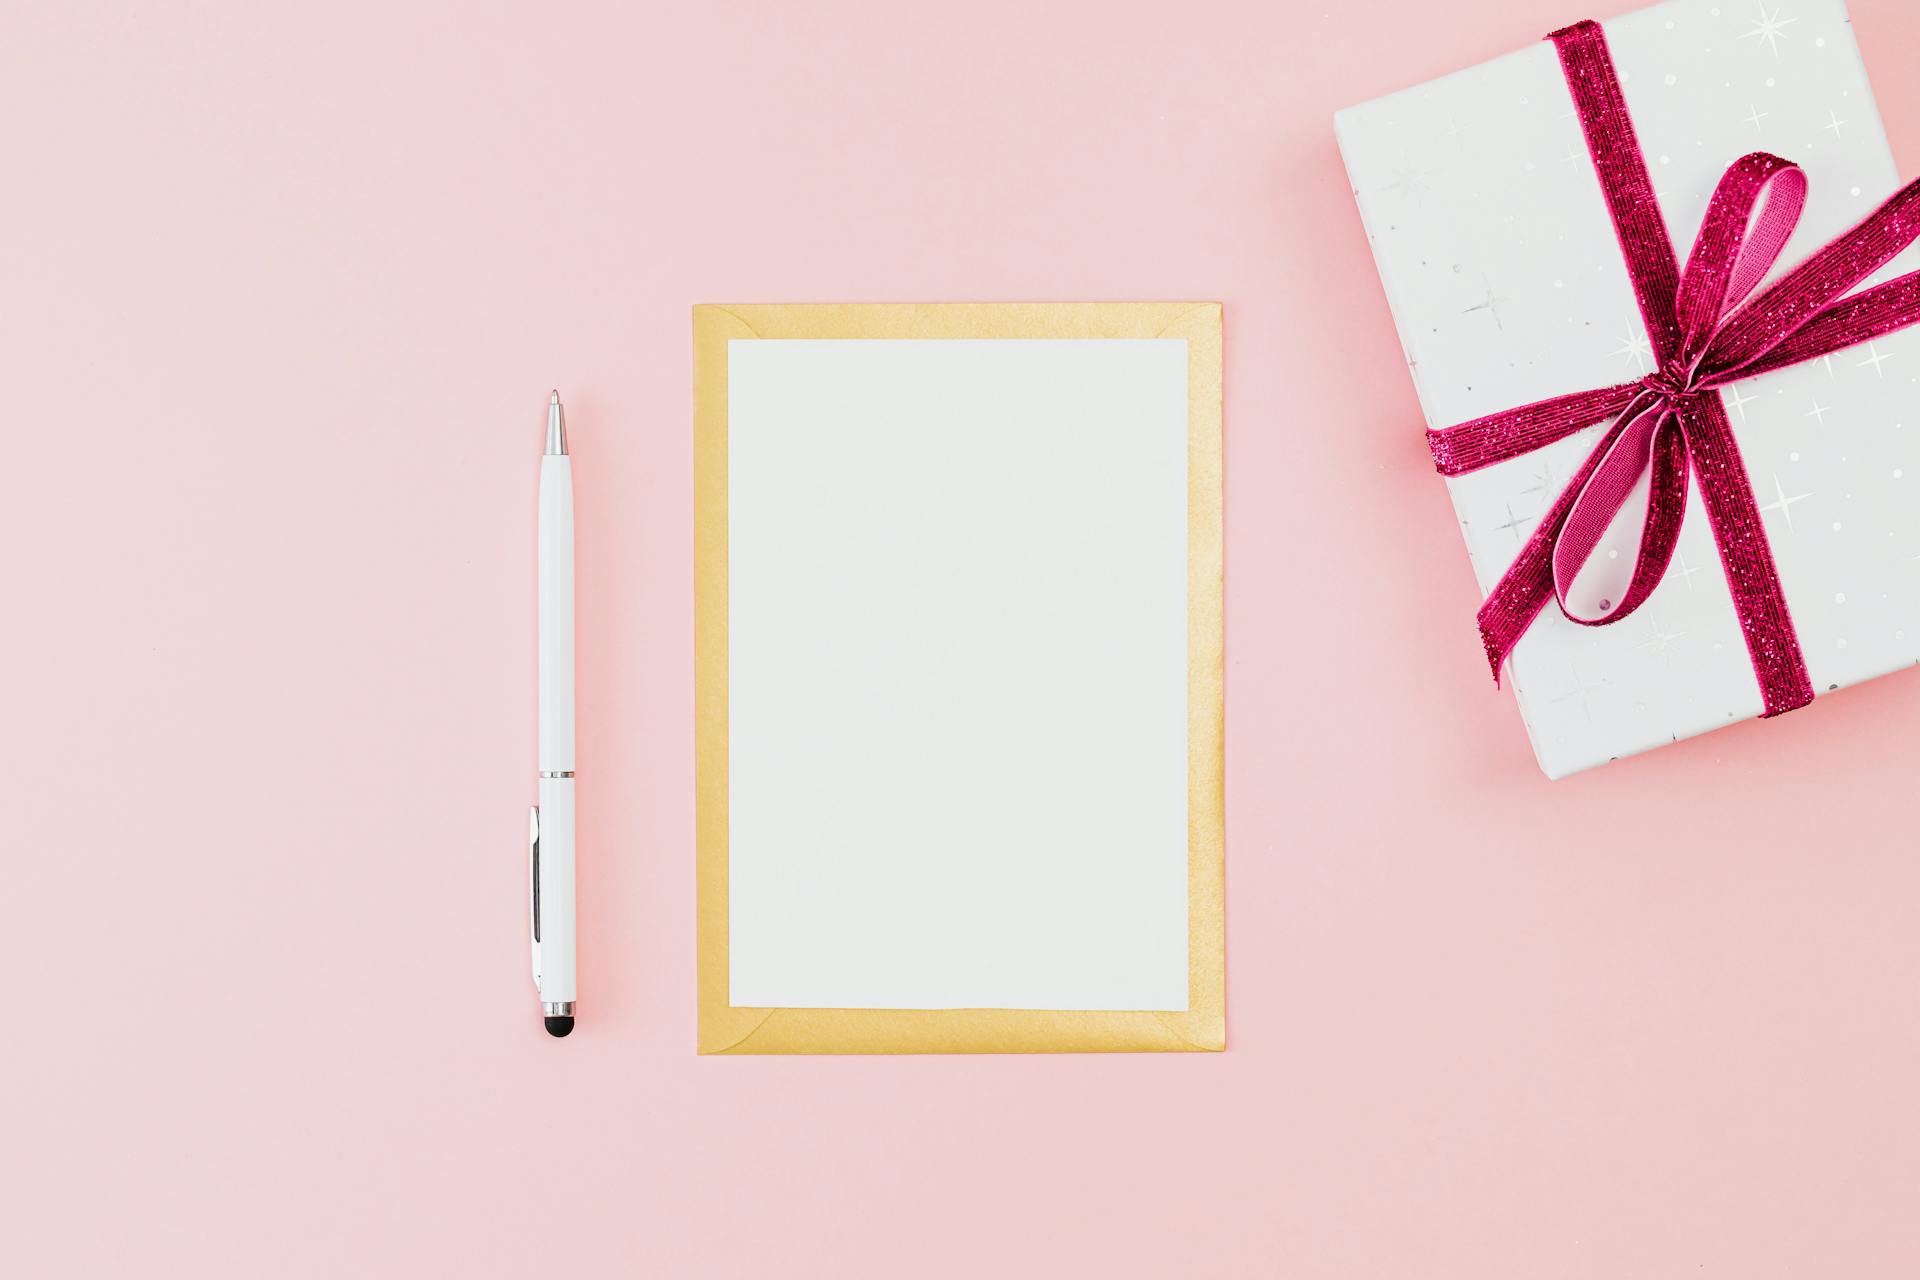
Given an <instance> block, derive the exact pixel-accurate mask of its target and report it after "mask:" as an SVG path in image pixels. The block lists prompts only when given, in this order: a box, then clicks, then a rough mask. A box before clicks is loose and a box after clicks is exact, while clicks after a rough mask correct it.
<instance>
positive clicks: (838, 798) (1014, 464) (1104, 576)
mask: <svg viewBox="0 0 1920 1280" xmlns="http://www.w3.org/2000/svg"><path fill="white" fill-rule="evenodd" d="M727 362H728V374H727V394H728V409H727V416H728V422H727V452H728V462H727V466H728V473H727V483H728V498H727V526H728V596H729V599H728V643H729V672H728V706H729V725H728V745H729V751H730V761H729V778H728V792H729V832H728V875H729V884H728V904H729V909H730V912H731V917H730V928H731V941H730V952H731V954H730V968H729V977H730V984H731V986H730V991H731V1001H732V1003H733V1004H734V1005H737V1006H772V1007H813V1008H911V1009H933V1008H1006V1009H1159V1010H1184V1009H1185V1008H1186V1007H1187V501H1186V494H1187V487H1186V485H1187V344H1186V342H1185V341H1184V340H1182V339H1149V340H1110V339H1093V340H965V341H962V340H925V341H921V340H892V341H864V340H756V341H736V342H732V343H730V344H729V346H728V356H727Z"/></svg>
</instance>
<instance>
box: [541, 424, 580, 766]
mask: <svg viewBox="0 0 1920 1280" xmlns="http://www.w3.org/2000/svg"><path fill="white" fill-rule="evenodd" d="M539 574H540V600H539V612H540V637H539V643H540V761H539V768H540V770H541V772H543V773H571V772H573V460H572V459H571V458H569V457H567V456H566V455H565V454H548V455H547V456H545V457H543V458H541V459H540V551H539Z"/></svg>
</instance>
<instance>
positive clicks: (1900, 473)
mask: <svg viewBox="0 0 1920 1280" xmlns="http://www.w3.org/2000/svg"><path fill="white" fill-rule="evenodd" d="M1905 474H1907V473H1906V472H1905V471H1903V470H1901V469H1900V468H1899V467H1895V468H1894V469H1893V478H1894V479H1895V480H1898V479H1899V478H1900V477H1901V476H1903V475H1905Z"/></svg>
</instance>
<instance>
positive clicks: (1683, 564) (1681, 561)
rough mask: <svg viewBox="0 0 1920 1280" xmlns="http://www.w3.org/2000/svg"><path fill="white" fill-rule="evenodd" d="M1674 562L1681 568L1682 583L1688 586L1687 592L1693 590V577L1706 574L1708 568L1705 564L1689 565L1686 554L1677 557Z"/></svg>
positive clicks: (1679, 570)
mask: <svg viewBox="0 0 1920 1280" xmlns="http://www.w3.org/2000/svg"><path fill="white" fill-rule="evenodd" d="M1674 561H1675V562H1676V563H1677V564H1678V566H1679V569H1678V572H1679V574H1680V581H1682V582H1684V583H1686V584H1687V590H1689V591H1691V590H1693V575H1694V574H1696V573H1705V572H1706V571H1707V567H1706V566H1705V565H1703V564H1688V563H1687V557H1686V553H1685V552H1681V553H1679V554H1677V555H1675V556H1674Z"/></svg>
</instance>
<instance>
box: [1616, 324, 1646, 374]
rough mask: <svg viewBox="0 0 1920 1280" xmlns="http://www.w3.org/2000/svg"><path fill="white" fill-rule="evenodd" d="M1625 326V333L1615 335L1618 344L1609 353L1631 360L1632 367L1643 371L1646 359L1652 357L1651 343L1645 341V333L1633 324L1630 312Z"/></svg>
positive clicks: (1644, 370)
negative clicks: (1618, 341) (1618, 340)
mask: <svg viewBox="0 0 1920 1280" xmlns="http://www.w3.org/2000/svg"><path fill="white" fill-rule="evenodd" d="M1626 326H1627V331H1626V332H1625V333H1622V334H1616V335H1615V336H1616V337H1618V338H1619V339H1620V345H1619V346H1617V347H1615V348H1614V349H1613V351H1612V353H1611V354H1613V355H1616V356H1619V357H1620V358H1622V359H1623V360H1631V361H1633V367H1634V368H1636V369H1638V370H1639V371H1640V372H1641V373H1645V372H1647V361H1648V360H1650V359H1652V358H1653V344H1652V343H1651V342H1649V341H1647V335H1646V334H1645V333H1644V332H1642V331H1641V329H1640V327H1639V326H1638V325H1636V324H1634V322H1633V316H1632V315H1631V314H1629V315H1628V316H1627V319H1626Z"/></svg>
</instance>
